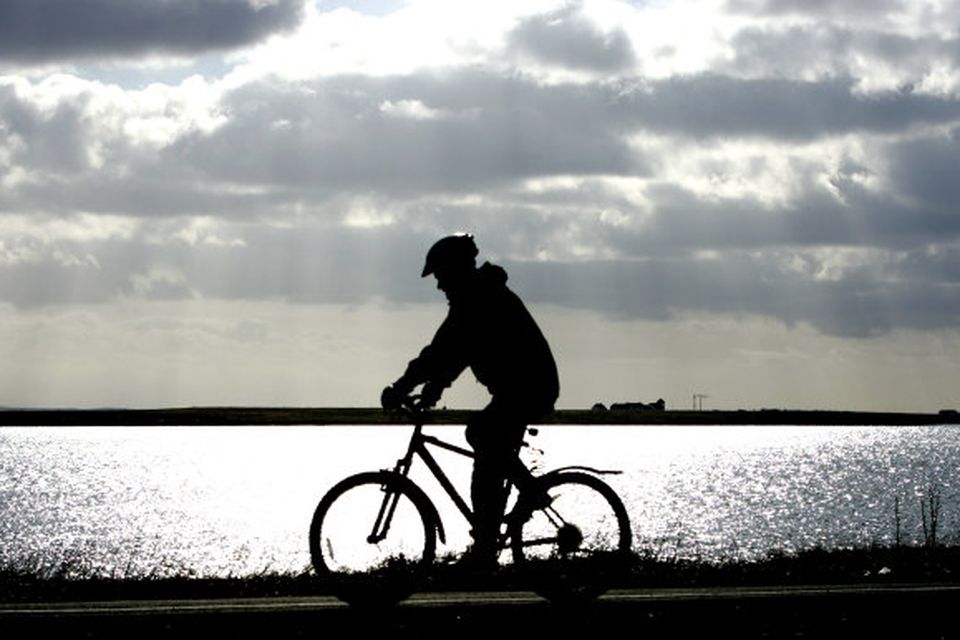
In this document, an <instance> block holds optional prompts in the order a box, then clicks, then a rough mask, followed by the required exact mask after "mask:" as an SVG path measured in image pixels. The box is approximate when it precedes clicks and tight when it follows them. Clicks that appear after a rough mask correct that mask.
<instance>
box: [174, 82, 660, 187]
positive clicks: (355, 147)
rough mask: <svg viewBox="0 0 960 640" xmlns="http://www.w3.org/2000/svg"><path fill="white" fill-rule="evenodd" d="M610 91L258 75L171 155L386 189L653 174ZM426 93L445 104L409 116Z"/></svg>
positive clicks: (262, 178)
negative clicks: (210, 125) (273, 80)
mask: <svg viewBox="0 0 960 640" xmlns="http://www.w3.org/2000/svg"><path fill="white" fill-rule="evenodd" d="M602 99H603V96H602V95H601V96H598V95H597V91H596V88H594V87H579V86H558V87H547V86H540V85H538V84H536V83H533V82H528V81H523V80H518V79H502V78H498V77H495V76H492V75H487V74H482V73H463V74H458V75H454V76H433V75H417V76H408V77H396V78H387V79H371V78H336V79H332V80H324V81H319V82H316V83H313V84H311V85H308V86H307V85H298V86H296V87H285V88H280V89H279V90H278V88H277V87H275V86H270V85H259V86H251V87H246V88H244V89H243V90H240V91H237V92H235V93H234V94H232V95H231V96H229V97H228V98H227V100H226V103H225V108H226V109H227V110H228V111H229V113H230V116H231V117H230V122H229V123H228V124H227V125H225V126H223V127H221V128H220V129H218V130H217V131H215V132H213V133H211V134H200V133H198V134H196V135H193V136H191V137H189V138H187V139H184V140H182V141H180V142H179V143H178V144H177V145H175V146H174V147H173V148H171V149H170V151H169V158H170V161H171V162H175V163H178V164H187V165H192V166H195V167H197V168H198V170H200V171H202V172H204V173H205V174H207V175H209V176H211V177H214V178H217V179H228V180H239V181H244V182H254V183H275V184H283V185H291V184H293V185H305V184H310V185H314V186H327V187H336V188H337V189H345V190H360V191H381V192H404V191H424V190H427V191H448V190H452V191H462V190H483V189H486V188H489V187H491V186H493V185H498V184H503V183H504V182H514V181H517V180H523V179H525V178H529V177H536V176H544V175H557V174H577V175H591V174H608V173H612V174H632V175H636V174H642V173H644V172H645V171H646V167H645V165H644V163H643V162H642V160H637V159H636V158H635V154H634V153H633V152H631V150H630V149H629V146H628V144H627V141H626V140H625V139H624V137H623V133H624V124H625V123H623V122H619V123H618V122H617V121H615V120H613V121H611V120H610V119H609V118H608V117H607V116H609V115H610V112H609V109H607V108H605V107H604V105H603V103H602ZM415 101H416V102H417V103H420V104H422V106H423V107H424V108H426V109H429V110H432V111H433V112H435V113H431V114H427V115H425V116H423V117H417V116H416V114H413V115H412V117H410V114H406V115H405V113H404V112H403V109H404V108H405V107H404V105H409V104H411V103H413V102H415ZM560 131H562V132H563V134H562V135H558V132H560Z"/></svg>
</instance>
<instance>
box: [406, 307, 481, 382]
mask: <svg viewBox="0 0 960 640" xmlns="http://www.w3.org/2000/svg"><path fill="white" fill-rule="evenodd" d="M459 324H460V323H458V322H457V318H456V316H455V315H453V314H451V315H448V316H447V318H446V319H445V320H444V321H443V324H441V325H440V328H439V329H437V333H436V334H435V335H434V337H433V340H432V341H431V342H430V344H428V345H427V346H426V347H424V348H423V350H422V351H421V352H420V355H418V356H417V357H416V358H414V359H413V360H411V361H410V363H409V364H408V365H407V370H406V371H405V372H404V374H403V375H402V376H400V378H399V379H398V380H397V381H396V382H395V383H394V385H393V386H394V389H396V390H397V391H398V392H399V393H401V394H403V395H407V394H409V393H410V392H411V391H413V389H414V388H415V387H416V386H417V385H419V384H422V383H429V385H430V386H431V387H433V390H434V392H435V393H436V396H437V397H436V398H435V399H439V394H440V393H442V391H443V390H444V389H446V388H447V387H449V386H450V385H451V384H453V381H454V380H456V379H457V376H459V375H460V374H461V373H462V372H463V370H464V369H466V367H467V360H466V349H465V348H464V339H463V330H462V328H461V327H460V326H459Z"/></svg>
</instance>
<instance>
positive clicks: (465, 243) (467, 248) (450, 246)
mask: <svg viewBox="0 0 960 640" xmlns="http://www.w3.org/2000/svg"><path fill="white" fill-rule="evenodd" d="M477 253H478V251H477V245H476V244H474V242H473V236H471V235H469V234H466V233H461V234H457V235H453V236H447V237H445V238H440V239H439V240H437V241H436V242H435V243H434V244H433V246H432V247H430V250H429V251H428V252H427V260H426V263H425V264H424V265H423V272H422V273H421V274H420V277H422V278H426V277H427V276H429V275H430V274H434V275H437V277H438V278H439V277H440V275H439V274H443V273H450V272H454V273H460V272H465V271H470V270H472V269H473V268H474V267H476V264H477Z"/></svg>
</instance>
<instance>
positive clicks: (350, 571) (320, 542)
mask: <svg viewBox="0 0 960 640" xmlns="http://www.w3.org/2000/svg"><path fill="white" fill-rule="evenodd" d="M387 491H389V492H391V493H395V494H396V495H397V500H398V502H397V507H396V511H395V513H394V519H393V521H392V522H391V526H390V531H389V532H388V535H387V537H386V538H385V539H384V540H383V541H381V542H378V543H373V542H372V541H370V540H368V539H367V536H368V535H369V534H370V532H371V531H372V528H373V523H374V521H375V520H376V518H377V513H378V512H379V510H380V506H381V504H382V503H383V500H384V496H385V495H386V492H387ZM435 514H436V510H435V509H434V508H433V504H432V503H431V502H430V501H429V498H427V496H426V494H424V493H423V491H422V490H421V489H420V488H419V487H417V486H416V485H415V484H414V483H413V482H412V481H411V480H409V479H408V478H406V477H404V476H401V475H398V474H395V473H391V472H389V471H372V472H367V473H359V474H357V475H353V476H350V477H348V478H345V479H344V480H342V481H341V482H339V483H338V484H336V485H335V486H334V487H333V488H331V489H330V490H329V491H328V492H327V493H326V494H325V495H324V496H323V498H322V499H321V500H320V502H319V503H318V504H317V508H316V510H315V511H314V514H313V519H312V520H311V522H310V558H311V561H312V564H313V568H314V571H316V573H317V575H318V576H319V577H320V578H321V579H322V580H323V581H324V582H325V583H326V584H327V585H328V586H329V588H330V589H331V590H332V591H333V593H334V595H336V596H337V597H338V598H340V599H341V600H343V601H344V602H347V603H349V604H351V605H360V606H389V605H392V604H396V603H397V602H400V601H401V600H403V599H404V598H406V597H408V596H409V595H410V594H411V593H413V592H414V591H415V590H416V588H417V586H418V585H419V584H420V583H421V582H422V580H423V577H424V574H425V572H426V571H427V569H428V568H429V567H430V565H431V564H432V563H433V561H434V558H435V554H436V544H437V542H436V527H437V524H436V521H435V517H436V516H435Z"/></svg>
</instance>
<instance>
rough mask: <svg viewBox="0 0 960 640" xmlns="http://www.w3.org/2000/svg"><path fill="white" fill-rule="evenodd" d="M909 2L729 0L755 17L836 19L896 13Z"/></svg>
mask: <svg viewBox="0 0 960 640" xmlns="http://www.w3.org/2000/svg"><path fill="white" fill-rule="evenodd" d="M905 2H906V0H844V1H843V2H837V1H836V0H729V2H728V3H727V6H728V7H729V8H730V9H732V10H733V11H735V12H746V13H750V14H752V15H756V14H758V13H768V14H773V15H784V14H805V15H810V16H814V17H835V16H876V15H883V14H886V13H895V12H897V11H899V10H901V9H903V8H904V6H905Z"/></svg>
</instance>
